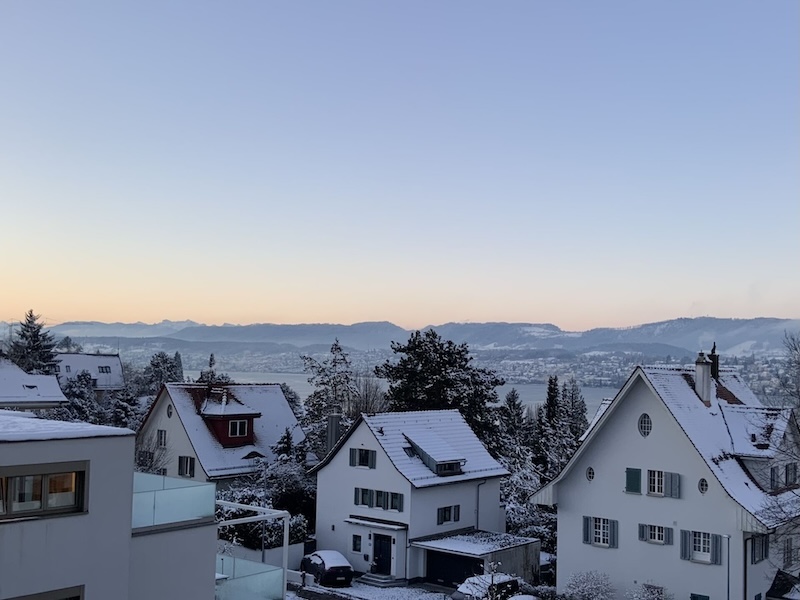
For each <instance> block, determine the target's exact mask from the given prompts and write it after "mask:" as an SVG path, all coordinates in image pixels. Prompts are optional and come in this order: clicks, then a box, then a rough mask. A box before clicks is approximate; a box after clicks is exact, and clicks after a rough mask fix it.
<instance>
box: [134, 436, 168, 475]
mask: <svg viewBox="0 0 800 600" xmlns="http://www.w3.org/2000/svg"><path fill="white" fill-rule="evenodd" d="M135 457H136V464H135V468H136V470H137V471H140V472H142V473H153V474H154V475H166V471H167V467H169V464H170V462H171V461H172V449H171V448H170V447H169V446H168V445H166V444H165V445H162V444H160V443H159V440H158V437H157V436H156V435H154V434H153V433H150V434H148V435H139V436H137V438H136V454H135Z"/></svg>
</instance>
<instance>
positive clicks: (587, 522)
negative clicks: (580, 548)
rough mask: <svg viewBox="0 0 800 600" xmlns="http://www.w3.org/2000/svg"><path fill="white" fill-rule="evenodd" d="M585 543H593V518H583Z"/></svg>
mask: <svg viewBox="0 0 800 600" xmlns="http://www.w3.org/2000/svg"><path fill="white" fill-rule="evenodd" d="M583 543H584V544H591V543H592V517H583Z"/></svg>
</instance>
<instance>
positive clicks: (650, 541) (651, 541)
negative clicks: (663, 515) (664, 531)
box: [642, 540, 665, 546]
mask: <svg viewBox="0 0 800 600" xmlns="http://www.w3.org/2000/svg"><path fill="white" fill-rule="evenodd" d="M642 541H644V542H647V543H648V544H653V545H655V546H664V545H665V544H664V542H661V541H659V540H642Z"/></svg>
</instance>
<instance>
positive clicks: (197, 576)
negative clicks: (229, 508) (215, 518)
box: [129, 523, 217, 600]
mask: <svg viewBox="0 0 800 600" xmlns="http://www.w3.org/2000/svg"><path fill="white" fill-rule="evenodd" d="M216 552H217V526H216V524H214V523H211V524H209V525H203V526H202V527H191V528H185V529H174V530H168V531H157V532H152V533H148V534H144V535H136V536H135V537H133V538H132V539H131V560H130V596H129V598H130V600H139V599H145V598H146V599H147V600H175V599H178V598H186V599H187V600H188V599H191V600H213V599H214V572H215V569H214V564H215V561H216Z"/></svg>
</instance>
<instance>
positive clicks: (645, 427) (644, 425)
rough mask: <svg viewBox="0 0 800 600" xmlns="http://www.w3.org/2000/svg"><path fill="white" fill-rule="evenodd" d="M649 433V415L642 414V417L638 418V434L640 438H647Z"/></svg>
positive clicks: (651, 424)
mask: <svg viewBox="0 0 800 600" xmlns="http://www.w3.org/2000/svg"><path fill="white" fill-rule="evenodd" d="M651 431H653V421H651V420H650V415H648V414H647V413H642V416H641V417H639V433H641V434H642V437H647V436H648V435H650V432H651Z"/></svg>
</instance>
